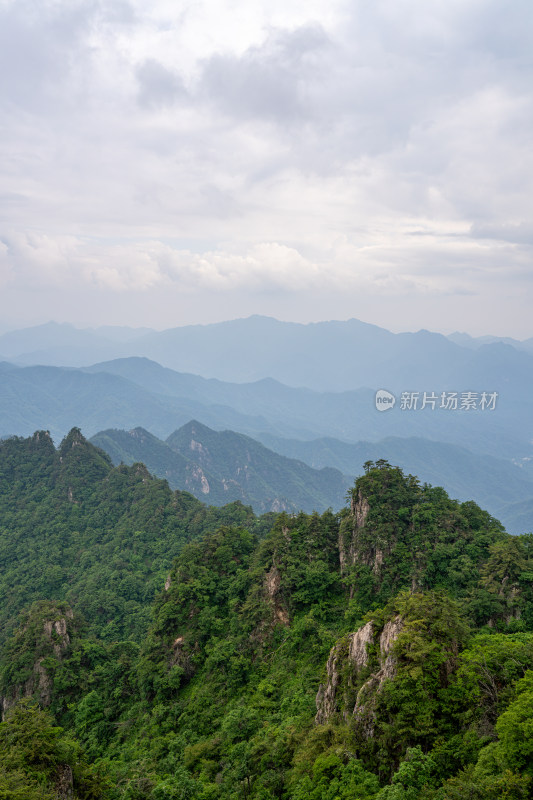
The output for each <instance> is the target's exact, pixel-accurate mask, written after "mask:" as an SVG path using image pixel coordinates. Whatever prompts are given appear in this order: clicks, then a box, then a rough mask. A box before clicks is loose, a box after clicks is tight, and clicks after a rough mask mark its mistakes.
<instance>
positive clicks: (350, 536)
mask: <svg viewBox="0 0 533 800" xmlns="http://www.w3.org/2000/svg"><path fill="white" fill-rule="evenodd" d="M350 510H351V518H352V521H351V530H349V531H347V530H346V529H344V530H343V529H342V528H341V532H340V534H339V561H340V567H341V573H345V572H346V570H347V568H348V567H353V566H354V565H355V564H365V565H366V566H369V567H371V569H372V572H373V573H374V574H375V575H377V574H379V572H380V571H381V567H382V565H383V562H384V559H385V556H386V555H387V553H388V550H387V548H386V547H383V545H382V544H380V543H379V542H377V541H376V540H375V539H373V537H372V536H371V535H370V537H369V536H368V534H369V533H370V534H371V531H368V524H367V518H368V514H369V512H370V504H369V502H368V500H367V499H366V497H364V496H363V494H362V493H361V490H359V492H358V495H357V498H355V497H352V501H351V504H350ZM363 532H364V533H363Z"/></svg>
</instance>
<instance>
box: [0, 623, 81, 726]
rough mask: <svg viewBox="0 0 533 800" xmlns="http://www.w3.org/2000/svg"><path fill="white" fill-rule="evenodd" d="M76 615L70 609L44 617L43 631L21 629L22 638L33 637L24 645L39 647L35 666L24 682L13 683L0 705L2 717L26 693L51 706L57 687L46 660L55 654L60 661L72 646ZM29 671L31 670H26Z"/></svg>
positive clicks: (40, 628) (27, 695)
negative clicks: (54, 690) (70, 628)
mask: <svg viewBox="0 0 533 800" xmlns="http://www.w3.org/2000/svg"><path fill="white" fill-rule="evenodd" d="M73 618H74V614H73V611H72V610H71V609H67V610H66V611H63V612H61V613H58V616H57V617H56V618H55V619H53V618H52V619H50V618H48V619H43V620H42V622H41V623H40V625H39V629H38V630H39V633H38V634H37V636H36V634H35V632H34V631H31V630H30V629H29V628H28V627H25V628H23V629H22V630H21V632H20V639H21V641H22V642H24V640H25V638H26V637H29V640H26V642H24V644H23V647H32V648H34V649H35V653H36V658H35V661H34V663H33V665H32V667H31V674H30V675H29V677H27V678H26V680H24V681H23V682H20V683H16V684H14V685H12V686H10V687H9V691H8V693H7V694H6V696H4V697H1V698H0V709H1V712H2V719H4V718H5V714H6V712H7V711H8V710H9V709H10V708H11V707H12V706H14V705H15V703H17V702H18V701H19V700H20V699H22V698H25V697H33V698H35V699H36V700H37V701H38V702H39V703H40V704H41V705H42V706H44V707H47V706H49V705H50V703H51V701H52V693H53V688H54V677H53V669H50V668H49V667H45V663H46V662H47V660H48V659H50V657H51V656H53V658H54V659H55V660H56V661H58V662H60V661H61V660H62V659H63V658H64V656H65V655H66V654H67V651H68V650H69V648H70V644H71V636H70V633H69V626H71V621H72V620H73ZM26 674H27V673H26Z"/></svg>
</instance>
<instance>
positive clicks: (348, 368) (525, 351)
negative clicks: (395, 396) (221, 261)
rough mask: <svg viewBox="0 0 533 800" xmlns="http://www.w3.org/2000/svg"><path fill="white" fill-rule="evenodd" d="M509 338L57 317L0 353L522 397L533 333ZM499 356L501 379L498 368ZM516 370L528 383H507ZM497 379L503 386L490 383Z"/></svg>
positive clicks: (19, 358)
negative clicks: (90, 325)
mask: <svg viewBox="0 0 533 800" xmlns="http://www.w3.org/2000/svg"><path fill="white" fill-rule="evenodd" d="M505 341H507V342H509V343H508V344H503V343H502V340H499V339H495V338H494V337H484V338H482V339H481V340H473V339H472V338H471V337H465V336H464V335H459V336H457V335H452V337H445V336H442V335H441V334H438V333H432V332H430V331H418V332H416V333H398V334H394V333H391V332H390V331H387V330H386V329H384V328H380V327H378V326H376V325H369V324H367V323H364V322H361V321H359V320H356V319H351V320H347V321H344V322H338V321H331V322H318V323H310V324H308V325H302V324H299V323H293V322H280V321H279V320H275V319H272V318H270V317H261V316H253V317H249V318H247V319H239V320H231V321H228V322H221V323H215V324H211V325H187V326H183V327H180V328H172V329H169V330H165V331H148V332H146V331H142V330H141V331H137V332H135V331H134V330H132V329H127V328H126V329H125V328H116V329H115V328H112V327H107V328H100V329H96V330H90V329H89V330H77V329H76V328H74V327H72V326H69V325H57V324H56V323H49V324H47V325H41V326H37V327H35V328H27V329H24V330H21V331H15V332H11V333H7V334H4V335H3V336H0V354H1V355H2V357H3V358H5V359H8V360H14V361H16V362H17V363H20V364H36V363H39V364H52V365H56V366H83V365H89V364H91V363H94V362H95V361H100V360H105V359H115V358H120V357H127V356H146V357H148V358H150V359H153V360H155V361H157V362H159V363H160V364H163V365H164V366H167V367H171V368H172V369H175V370H178V371H180V372H191V373H194V374H198V375H203V376H205V377H209V378H219V379H220V380H224V381H237V382H253V381H256V380H260V379H261V378H269V377H270V378H275V379H276V380H278V381H281V382H282V383H285V384H287V385H290V386H306V387H308V388H311V389H316V390H318V391H323V390H325V389H327V390H329V391H334V392H338V391H346V390H353V389H358V388H361V387H370V388H372V389H378V388H380V387H383V388H388V389H391V390H393V391H398V392H400V391H409V390H413V389H419V390H421V391H424V390H425V391H441V390H445V389H448V390H452V389H453V390H456V391H473V390H480V391H483V390H485V391H500V392H501V393H502V392H504V390H509V399H510V400H511V399H515V396H516V390H517V391H518V393H519V394H521V392H522V390H523V391H524V392H525V391H526V386H525V383H529V384H530V381H531V378H530V377H529V376H528V372H529V373H530V375H531V374H532V373H533V369H532V365H533V352H532V348H531V346H530V342H529V340H528V341H526V342H523V343H520V342H514V340H505ZM493 359H495V360H496V362H497V373H496V375H495V376H493V375H491V373H490V363H491V362H492V360H493ZM487 361H488V362H489V363H488V365H487ZM487 366H488V368H489V373H488V374H486V372H485V370H486V368H487ZM516 369H518V370H519V371H521V377H522V383H520V381H519V382H518V383H517V384H516V385H514V384H513V383H512V382H511V384H509V380H510V379H512V378H513V375H514V372H515V370H516ZM474 376H476V377H479V378H480V380H481V381H482V383H481V384H480V385H477V384H476V383H475V381H474ZM489 378H490V379H493V378H495V380H496V383H491V384H490V385H489V384H488V383H487V384H486V383H485V381H487V380H489ZM465 381H466V382H465ZM524 382H525V383H524ZM511 392H513V394H511Z"/></svg>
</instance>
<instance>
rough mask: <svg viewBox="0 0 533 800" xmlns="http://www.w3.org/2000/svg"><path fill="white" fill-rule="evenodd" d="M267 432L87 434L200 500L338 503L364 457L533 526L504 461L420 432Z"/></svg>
mask: <svg viewBox="0 0 533 800" xmlns="http://www.w3.org/2000/svg"><path fill="white" fill-rule="evenodd" d="M262 440H263V444H261V443H260V442H259V441H256V440H254V439H252V438H250V437H248V436H243V435H242V434H237V433H235V432H233V431H221V432H217V431H213V430H211V429H210V428H208V427H207V426H205V425H202V424H201V423H199V422H197V421H195V420H193V421H191V422H189V423H188V424H187V425H184V426H182V427H181V428H180V429H179V430H177V431H175V432H174V433H172V434H171V435H170V436H169V437H168V438H167V439H166V441H161V440H160V439H158V438H157V437H155V436H153V435H152V434H150V433H149V432H148V431H146V430H143V429H142V428H136V429H134V430H130V431H124V430H106V431H101V432H99V433H97V434H96V435H95V436H93V437H92V439H91V440H90V441H91V443H92V444H94V445H96V446H97V447H100V448H101V449H102V450H104V451H105V452H106V453H107V454H108V455H109V456H110V457H111V459H112V461H113V463H114V464H120V463H121V462H123V463H125V464H127V465H129V466H131V465H132V464H134V463H135V462H139V461H140V462H142V463H144V464H146V466H147V467H148V469H149V470H150V471H151V472H152V473H153V474H154V475H157V476H158V477H159V478H165V479H166V480H167V481H168V483H169V485H170V486H171V488H173V489H181V490H186V491H189V492H191V494H193V495H194V496H195V497H197V498H198V499H200V500H202V501H203V502H206V503H211V504H214V505H223V504H224V503H227V502H231V501H233V500H241V501H242V502H244V503H247V504H249V505H251V506H252V507H253V508H254V510H256V511H260V512H261V513H263V512H265V511H269V510H276V511H279V510H286V511H296V510H300V509H302V510H304V511H308V512H309V511H313V510H317V511H323V510H325V509H326V508H328V507H332V508H335V507H336V505H335V503H336V502H337V500H338V498H341V500H344V496H345V493H346V490H347V488H348V487H349V486H351V484H352V483H353V480H354V479H355V477H356V476H358V475H360V474H361V473H362V471H363V464H364V463H365V462H367V461H376V460H378V459H380V458H384V459H386V460H387V461H389V462H391V463H394V464H398V465H399V466H400V468H402V469H403V470H404V471H405V472H409V473H411V474H416V475H419V476H420V478H421V480H423V481H424V482H426V483H430V484H432V485H434V486H443V488H444V489H446V491H447V492H448V493H449V494H450V495H451V496H452V497H454V498H456V499H458V500H460V501H464V500H466V499H470V498H471V499H474V500H475V501H476V502H477V503H482V502H483V503H484V504H485V505H486V506H487V508H488V510H489V511H490V513H491V514H493V516H495V517H496V518H497V519H499V520H500V521H501V522H502V523H503V524H504V525H505V526H506V528H507V530H508V531H509V532H510V533H524V532H525V531H529V530H533V479H532V478H531V476H530V475H529V474H528V473H527V472H525V471H524V470H523V469H521V468H520V467H518V466H516V465H515V464H512V463H511V462H508V461H505V460H504V459H497V458H493V457H491V456H482V455H479V454H475V453H471V452H470V451H468V450H466V449H465V448H462V447H458V446H455V445H449V444H445V443H442V442H431V441H428V440H426V439H417V438H411V439H400V438H398V437H389V438H387V439H382V440H380V441H379V442H364V441H362V442H357V443H355V444H349V443H347V442H341V441H339V440H336V439H316V440H313V441H308V442H304V441H298V440H295V439H293V440H289V439H281V438H278V437H273V436H268V435H264V436H263V437H262ZM263 445H266V446H263ZM337 505H338V502H337Z"/></svg>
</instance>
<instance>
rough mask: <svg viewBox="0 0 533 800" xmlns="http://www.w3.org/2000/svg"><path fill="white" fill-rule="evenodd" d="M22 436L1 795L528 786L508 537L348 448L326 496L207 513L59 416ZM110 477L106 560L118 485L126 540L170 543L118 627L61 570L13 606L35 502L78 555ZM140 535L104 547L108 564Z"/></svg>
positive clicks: (524, 701)
mask: <svg viewBox="0 0 533 800" xmlns="http://www.w3.org/2000/svg"><path fill="white" fill-rule="evenodd" d="M41 440H42V436H39V438H38V439H37V440H36V439H35V437H34V438H33V439H31V440H29V441H26V442H23V443H21V442H11V443H10V444H9V447H10V448H14V449H16V448H22V450H20V449H19V451H18V452H19V456H20V453H21V452H22V451H23V452H24V457H23V458H18V459H15V462H17V461H18V463H19V468H18V471H17V470H15V472H14V473H9V478H8V480H7V484H4V486H7V488H5V489H4V496H5V497H9V492H10V490H11V489H10V487H11V486H12V484H13V480H12V477H16V481H17V483H18V484H19V488H18V489H17V491H18V492H23V493H24V492H28V491H29V488H30V487H31V486H33V491H32V492H31V493H30V494H29V495H27V494H26V495H24V496H25V497H27V498H28V500H27V501H26V502H24V503H19V504H17V503H16V501H15V502H14V503H13V499H14V495H12V499H11V501H10V502H9V503H8V504H7V506H8V507H9V506H11V505H13V506H14V507H13V508H12V509H11V517H10V518H9V519H8V521H7V525H6V530H7V529H8V528H10V529H11V530H12V531H17V533H16V536H14V537H13V536H11V537H8V536H6V537H5V539H4V542H3V543H2V548H3V549H2V555H3V553H4V552H5V551H4V548H5V547H6V542H7V545H8V546H9V543H10V541H11V539H13V538H15V539H20V540H22V539H24V537H26V538H27V539H31V537H32V533H31V531H32V527H33V526H32V525H27V526H26V527H24V526H22V522H21V519H22V517H21V515H23V514H24V513H26V510H25V506H26V505H27V503H28V502H29V505H30V507H31V509H32V512H33V515H34V516H33V518H32V521H35V520H36V519H37V518H39V516H40V517H42V519H43V524H42V526H41V527H40V528H37V529H36V530H35V532H34V534H33V548H34V550H33V552H34V553H35V554H36V555H37V556H38V558H37V563H33V562H32V561H31V559H27V560H26V571H25V573H24V574H25V575H26V577H27V578H28V582H29V586H30V591H29V592H28V593H27V595H28V596H27V603H26V604H25V606H26V607H25V609H24V610H23V611H22V615H21V617H20V620H19V624H18V626H17V627H16V628H15V629H14V630H13V632H12V635H10V636H9V638H8V640H7V641H6V642H5V644H4V645H3V648H2V668H1V685H0V694H1V695H2V697H3V701H2V703H3V708H4V713H5V720H6V721H5V722H4V723H3V725H2V726H0V740H1V741H9V742H11V743H13V744H12V747H11V750H10V751H9V752H10V753H11V755H6V753H7V750H5V749H4V750H1V749H0V790H1V791H4V792H7V791H11V792H12V794H11V795H6V796H8V797H11V796H13V797H21V796H23V797H28V798H33V797H47V798H51V797H53V796H54V794H53V793H54V792H57V786H58V785H59V782H60V780H63V784H65V783H67V784H68V787H69V791H70V792H71V796H74V797H78V798H91V797H92V798H95V797H101V798H127V799H128V800H133V798H136V799H137V800H141V799H143V798H144V799H146V800H163V798H191V800H214V799H215V798H220V800H226V799H227V800H230V798H231V800H234V799H235V800H236V798H250V800H274V799H275V798H285V799H286V800H304V799H305V800H307V799H308V798H311V800H337V798H340V799H341V800H353V799H354V798H360V799H361V800H426V798H429V799H430V800H455V799H456V798H457V800H459V798H461V800H462V798H464V797H471V798H479V800H485V798H487V799H488V800H496V799H497V798H501V799H502V800H503V798H528V797H531V796H532V778H533V768H532V760H531V754H532V752H533V736H532V733H531V726H530V717H531V715H532V713H533V669H532V667H533V585H532V584H533V582H532V579H533V561H532V548H533V537H532V536H531V535H528V536H521V537H510V536H509V535H507V534H506V533H505V531H504V530H503V529H502V527H501V525H500V524H499V523H498V522H497V521H495V520H494V519H493V518H492V517H491V516H490V515H489V514H487V513H486V512H484V511H482V510H481V509H480V508H479V507H478V506H476V505H475V504H474V503H472V502H466V503H462V504H459V503H457V502H455V501H452V500H450V499H449V498H448V496H447V495H446V493H445V492H444V491H443V490H442V489H438V488H432V487H429V486H421V485H420V484H419V482H418V481H417V480H416V478H414V477H412V476H410V475H405V474H404V473H402V471H401V470H399V469H398V468H394V467H391V466H390V465H389V464H388V463H387V462H386V461H378V462H376V463H373V462H369V463H368V464H366V465H365V474H364V475H363V476H361V477H360V478H359V479H358V480H357V482H356V484H355V486H354V487H353V489H352V491H351V502H350V506H349V507H348V508H344V509H342V510H341V511H340V512H339V513H338V514H335V513H332V512H331V511H328V512H326V513H324V514H323V515H321V516H320V515H318V514H312V515H307V514H304V513H300V514H298V515H294V516H289V515H287V514H280V515H278V516H277V517H276V518H275V519H272V518H269V519H263V520H257V519H256V518H255V517H254V516H253V515H252V514H251V513H250V512H248V511H246V509H245V508H243V507H242V506H239V505H237V506H234V507H233V508H232V509H221V511H220V512H217V513H220V514H225V516H226V524H223V520H222V519H220V520H217V519H216V518H215V517H214V516H212V515H213V514H214V513H215V512H213V511H212V510H211V511H206V510H202V507H201V505H200V504H199V503H197V501H195V500H193V499H192V498H190V497H187V496H185V495H180V494H178V495H173V494H172V493H171V492H170V491H169V490H168V488H167V487H166V486H165V484H164V483H162V482H160V481H155V480H154V479H151V478H150V477H149V475H148V474H147V473H146V471H145V470H143V469H142V468H141V467H136V468H133V469H132V468H122V469H121V470H113V469H112V468H111V467H110V465H109V463H108V462H107V461H106V460H105V458H103V457H102V456H101V455H100V454H99V453H98V451H96V450H95V449H94V448H91V447H90V445H88V444H87V443H86V442H84V441H83V440H82V439H81V438H80V435H79V432H77V431H74V432H72V434H71V435H70V436H69V437H68V440H67V441H66V442H65V443H64V444H63V445H62V447H61V448H60V451H59V453H56V451H53V448H50V444H49V443H48V442H46V441H45V442H44V444H43V442H42V441H41ZM3 446H5V445H3ZM42 447H44V448H45V449H46V451H47V453H48V455H47V457H46V458H43V457H42V452H41V448H42ZM52 451H53V452H52ZM9 452H10V453H11V454H12V452H13V451H11V450H10V451H9ZM0 456H1V452H0ZM61 459H62V460H61ZM22 462H23V466H22ZM14 466H15V463H14ZM116 476H125V478H124V481H123V480H122V477H120V478H117V477H116ZM76 478H78V480H76ZM117 480H118V484H117V483H115V482H114V481H117ZM87 482H88V483H90V485H91V486H92V487H93V488H92V490H91V491H92V492H93V494H92V495H91V494H90V493H89V494H88V496H87V497H85V495H84V492H83V486H84V485H85V484H86V483H87ZM109 486H111V487H114V488H113V490H111V489H110V488H109ZM117 487H118V488H117ZM115 492H116V496H115ZM152 493H155V494H152ZM98 496H100V500H101V503H100V504H98V502H97V497H98ZM113 498H114V499H115V500H116V502H117V504H119V505H122V504H125V505H126V506H128V504H129V514H130V520H129V521H127V520H128V518H127V516H126V517H120V520H121V521H122V522H123V523H125V529H126V531H125V533H124V536H123V538H122V539H121V540H120V541H117V542H116V544H115V550H108V551H107V552H106V560H109V558H110V557H111V553H112V552H114V553H115V557H116V558H119V559H120V557H121V554H122V551H123V548H124V547H126V553H128V547H130V548H131V549H132V550H134V551H135V547H136V545H135V544H134V543H135V542H136V538H135V535H134V533H133V531H134V529H135V524H136V523H137V524H139V520H138V519H137V520H135V518H134V515H135V514H137V507H138V506H140V507H141V508H142V509H144V512H145V513H146V518H145V521H144V523H143V525H142V526H141V525H140V529H141V530H144V531H145V534H144V536H143V537H142V541H143V543H144V544H143V546H144V547H146V548H149V547H154V546H155V548H156V552H157V544H155V543H160V544H161V545H162V546H161V549H160V550H159V552H158V554H157V555H159V556H161V552H165V554H167V553H168V549H169V545H170V544H171V543H172V542H173V541H174V539H178V540H180V541H179V545H177V550H178V551H179V552H177V555H176V558H175V560H174V564H173V566H172V568H171V569H170V570H169V572H168V573H167V574H166V576H165V577H163V573H162V572H161V581H160V585H159V591H158V593H157V595H156V597H155V600H154V602H153V604H152V615H151V619H148V618H147V616H146V615H145V612H144V605H143V602H146V600H147V598H144V600H143V601H139V602H138V605H137V606H136V607H131V608H130V609H129V610H128V613H129V614H131V615H132V616H137V615H139V616H138V623H137V624H133V625H131V624H125V623H124V622H123V623H122V624H121V625H120V626H118V627H117V628H116V629H115V630H113V629H112V628H109V627H108V624H109V623H108V619H107V617H109V618H111V620H112V617H113V615H114V614H115V613H116V612H115V609H114V608H112V607H108V608H106V609H105V611H104V613H103V614H102V613H92V612H91V608H90V606H89V608H88V609H87V608H85V607H83V602H78V594H77V593H76V592H73V593H70V595H69V587H70V586H71V583H69V581H70V572H69V571H68V569H67V570H66V571H65V573H61V574H58V576H57V583H56V584H55V587H53V586H52V585H47V586H46V587H44V588H46V589H47V590H50V591H53V592H54V596H52V597H51V598H50V599H49V600H48V601H47V602H45V601H44V600H40V601H39V602H37V603H35V602H34V603H33V604H31V602H32V600H34V599H36V595H35V593H33V594H32V591H33V589H32V581H35V580H37V578H38V574H39V557H40V556H41V551H40V550H39V542H42V543H43V547H42V549H44V542H45V541H46V537H47V536H48V528H47V524H46V522H45V520H46V519H49V523H48V525H50V522H51V523H52V527H54V526H55V523H56V522H59V521H60V520H67V521H68V520H70V522H72V519H71V518H70V516H69V514H68V513H67V512H66V511H61V509H62V508H63V503H64V502H66V503H68V504H70V506H69V507H70V508H72V509H73V510H74V508H75V507H76V506H77V507H78V512H77V513H80V514H81V516H82V517H83V515H85V521H86V526H85V527H83V526H73V525H72V526H71V527H73V528H74V530H72V531H71V527H69V525H66V526H65V528H64V529H63V532H62V535H63V540H62V541H64V542H69V541H70V540H71V539H72V538H74V537H75V536H76V535H78V536H81V538H82V539H83V540H84V553H85V554H86V555H87V557H89V559H90V558H91V557H93V554H94V553H95V552H96V553H98V552H99V551H100V548H101V547H102V546H104V547H105V544H106V541H107V540H108V538H109V536H108V534H107V533H106V531H107V529H106V527H105V522H106V519H110V517H109V516H106V514H105V513H104V516H103V517H98V513H99V510H100V511H101V510H102V504H103V508H104V509H105V508H106V506H107V504H108V502H109V501H112V500H113ZM119 498H120V499H119ZM165 498H170V506H169V505H167V504H166V503H165ZM174 503H177V505H174ZM187 504H191V505H189V507H188V509H189V513H188V514H186V513H184V511H183V505H187ZM111 507H114V505H113V502H111ZM55 509H58V510H59V514H58V517H57V518H56V517H55V516H54V510H55ZM39 510H41V515H39ZM109 514H111V512H109ZM62 515H63V516H62ZM232 517H233V519H232ZM91 518H92V519H91ZM175 518H177V519H178V520H179V523H177V529H176V528H172V526H173V525H174V520H175ZM89 521H91V525H92V527H91V530H92V531H93V532H94V535H93V539H90V538H88V537H87V536H86V532H87V531H88V530H89V528H90V526H89ZM15 523H17V524H18V526H19V527H18V529H17V528H15ZM211 523H213V524H211ZM221 523H222V524H221ZM150 524H151V527H149V525H150ZM195 526H196V527H195ZM161 530H163V531H165V532H166V533H165V534H163V535H162V534H161V533H160V531H161ZM202 530H203V534H202V535H200V536H197V535H196V534H197V533H201V532H202ZM112 538H113V537H112V535H111V539H112ZM185 539H188V540H189V541H188V543H187V544H185V545H183V542H184V540H185ZM29 551H31V548H30V549H29ZM150 553H151V554H150V555H147V551H146V550H145V551H143V552H141V553H140V556H141V557H140V560H139V561H135V560H134V559H133V558H131V557H129V556H128V558H127V559H126V560H125V565H124V574H123V575H122V579H123V580H126V579H127V578H132V579H133V580H134V581H135V579H136V575H137V571H138V569H140V571H141V572H142V570H144V569H145V568H146V563H147V562H148V563H150V560H151V558H153V557H154V556H153V555H152V553H153V551H150ZM100 563H104V561H103V560H102V561H101V562H100ZM106 578H107V581H108V583H109V582H110V581H109V575H107V576H106ZM41 596H42V595H41ZM80 598H81V592H80ZM19 599H20V600H24V598H23V597H20V598H19ZM87 610H88V611H89V619H88V620H86V619H84V616H85V614H86V613H87ZM128 637H129V638H128ZM23 697H28V698H31V697H32V698H34V700H36V701H38V702H40V704H41V706H42V707H44V708H45V709H46V711H44V712H39V711H37V710H35V709H34V708H32V707H31V706H28V705H27V701H24V702H23V703H22V704H20V698H23ZM54 722H56V723H59V724H60V725H61V726H63V728H64V730H65V732H63V733H62V732H61V731H58V730H57V729H54V730H55V732H54V733H52V732H51V731H52V729H53V723H54ZM71 737H74V740H75V741H72V738H71ZM80 748H81V749H80ZM13 787H14V788H13ZM15 791H18V792H19V794H18V795H16V794H14V792H15ZM21 792H22V794H21ZM24 792H26V794H24ZM39 792H41V794H39ZM64 796H67V794H64Z"/></svg>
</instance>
